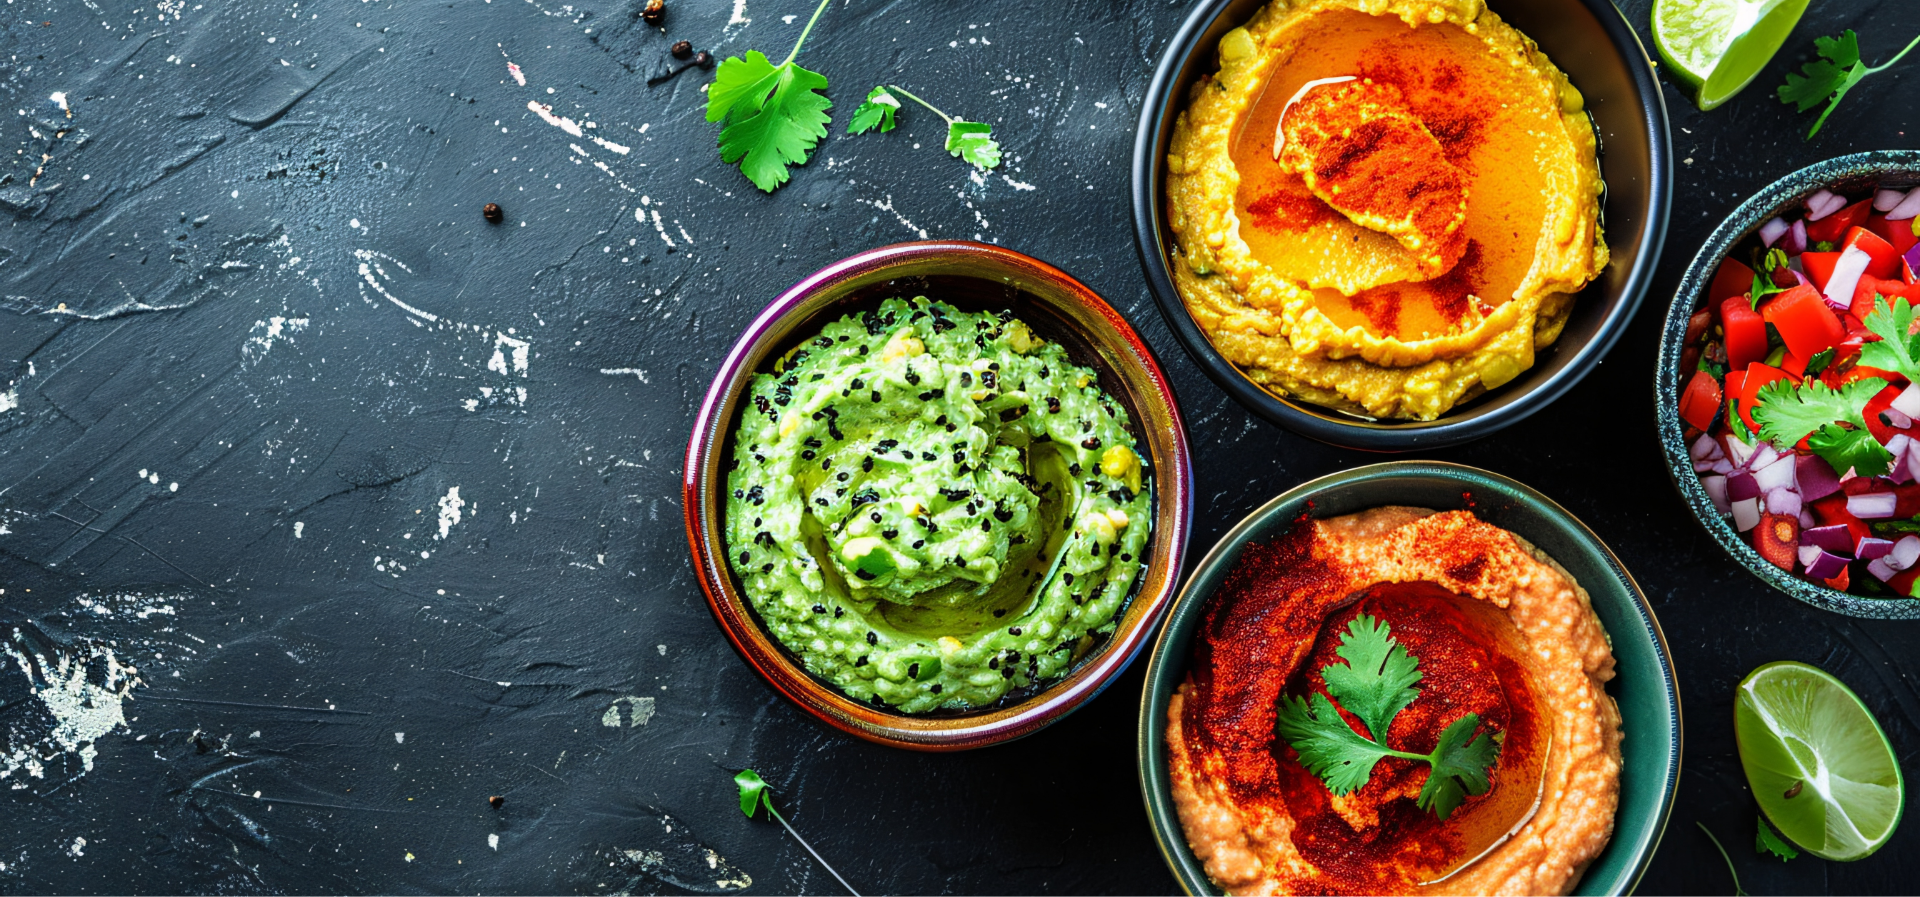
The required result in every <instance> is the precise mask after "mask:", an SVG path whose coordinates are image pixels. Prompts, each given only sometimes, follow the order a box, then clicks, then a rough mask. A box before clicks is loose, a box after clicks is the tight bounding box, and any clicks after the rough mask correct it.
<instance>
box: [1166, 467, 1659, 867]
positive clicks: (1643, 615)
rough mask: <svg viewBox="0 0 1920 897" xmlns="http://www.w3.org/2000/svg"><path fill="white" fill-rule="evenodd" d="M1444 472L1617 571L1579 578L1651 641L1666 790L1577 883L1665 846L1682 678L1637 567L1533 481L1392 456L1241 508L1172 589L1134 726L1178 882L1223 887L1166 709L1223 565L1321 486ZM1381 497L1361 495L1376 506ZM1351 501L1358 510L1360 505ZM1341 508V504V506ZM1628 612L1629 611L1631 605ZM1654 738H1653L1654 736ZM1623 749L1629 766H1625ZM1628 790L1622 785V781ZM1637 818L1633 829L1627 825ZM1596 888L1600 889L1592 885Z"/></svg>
mask: <svg viewBox="0 0 1920 897" xmlns="http://www.w3.org/2000/svg"><path fill="white" fill-rule="evenodd" d="M1413 479H1443V480H1451V481H1453V482H1456V483H1459V484H1460V485H1461V486H1462V487H1465V488H1464V490H1463V495H1462V500H1461V502H1460V503H1459V505H1458V506H1460V507H1468V506H1473V507H1485V506H1487V505H1488V504H1489V502H1488V501H1487V500H1486V499H1488V498H1498V499H1503V500H1505V501H1507V502H1511V503H1512V505H1513V506H1514V507H1517V508H1521V509H1523V513H1529V514H1532V515H1536V516H1537V517H1539V518H1541V520H1540V524H1541V525H1542V526H1544V527H1547V528H1549V529H1553V530H1557V531H1558V532H1559V533H1560V534H1564V535H1565V536H1566V537H1568V539H1569V541H1571V542H1573V543H1575V544H1576V545H1577V546H1578V547H1579V549H1581V553H1582V555H1583V557H1581V558H1580V560H1582V561H1584V562H1585V563H1582V564H1578V565H1574V564H1568V563H1567V559H1566V558H1564V557H1560V556H1554V560H1555V561H1556V562H1558V563H1560V564H1561V565H1562V566H1566V567H1568V568H1569V569H1572V568H1573V567H1574V566H1584V567H1588V568H1592V569H1595V570H1600V571H1605V572H1606V573H1608V574H1611V577H1606V576H1602V577H1599V579H1598V580H1596V579H1595V578H1594V577H1591V576H1589V577H1587V578H1586V579H1583V580H1582V581H1581V585H1582V586H1583V587H1584V588H1586V589H1587V593H1588V595H1589V596H1593V595H1595V594H1599V593H1600V592H1601V590H1602V589H1606V590H1608V591H1607V593H1608V594H1611V595H1614V596H1616V600H1620V599H1624V601H1625V603H1626V604H1627V605H1629V606H1630V607H1632V609H1633V610H1634V611H1635V612H1637V614H1638V616H1639V619H1640V622H1641V624H1642V627H1643V629H1641V630H1631V627H1629V630H1630V631H1631V632H1632V634H1633V635H1634V636H1635V637H1637V638H1638V637H1644V638H1645V639H1646V640H1647V641H1648V643H1649V644H1650V645H1651V647H1652V649H1653V655H1654V658H1655V659H1656V660H1657V661H1658V666H1659V668H1660V673H1661V678H1660V687H1661V691H1662V692H1663V693H1664V695H1665V699H1666V705H1667V706H1666V711H1667V713H1666V716H1667V731H1666V736H1667V751H1666V757H1665V758H1664V767H1665V769H1664V776H1663V777H1662V781H1661V785H1660V796H1659V798H1658V799H1657V800H1656V801H1655V806H1654V807H1653V808H1652V811H1651V812H1650V813H1648V814H1646V816H1645V818H1641V819H1638V820H1636V822H1635V824H1634V825H1632V826H1625V825H1623V824H1622V820H1621V818H1620V817H1619V816H1616V817H1615V819H1614V833H1613V837H1612V839H1611V840H1610V841H1609V842H1608V844H1607V846H1606V848H1605V849H1604V850H1603V851H1602V852H1601V854H1600V856H1598V857H1596V858H1595V860H1594V862H1593V863H1592V864H1590V865H1589V866H1588V868H1587V870H1586V873H1585V874H1584V875H1583V876H1582V878H1581V881H1580V889H1579V891H1578V892H1577V893H1583V894H1585V893H1605V894H1628V893H1632V891H1633V889H1634V888H1635V887H1636V886H1638V885H1639V883H1640V878H1641V876H1642V875H1644V874H1645V873H1646V870H1647V865H1648V863H1649V862H1651V861H1652V859H1653V854H1654V850H1655V849H1656V848H1657V847H1659V845H1660V839H1661V837H1662V836H1663V835H1664V834H1665V832H1666V827H1667V822H1668V819H1669V818H1670V817H1671V815H1672V813H1673V803H1674V798H1675V796H1676V794H1677V793H1678V787H1679V780H1680V759H1681V747H1682V741H1683V737H1684V726H1683V725H1682V722H1681V709H1680V687H1679V684H1678V681H1677V680H1676V677H1675V673H1674V668H1673V653H1672V651H1671V650H1669V648H1668V646H1667V638H1666V635H1665V633H1664V632H1663V631H1662V630H1661V628H1660V621H1659V619H1658V618H1657V617H1656V616H1655V615H1654V612H1653V606H1652V605H1651V604H1649V603H1648V602H1647V597H1646V594H1645V593H1644V592H1642V591H1641V589H1640V586H1639V584H1638V583H1636V582H1634V580H1633V576H1632V574H1630V573H1628V572H1627V570H1626V567H1625V566H1623V565H1622V564H1621V563H1620V559H1619V558H1618V557H1616V556H1615V555H1614V553H1613V551H1612V550H1611V549H1609V548H1608V547H1607V545H1606V543H1605V542H1602V541H1601V540H1600V537H1599V536H1598V535H1595V534H1594V532H1593V530H1591V529H1589V528H1588V527H1587V526H1586V524H1584V523H1581V522H1580V520H1579V519H1578V518H1576V517H1574V516H1573V515H1572V514H1570V513H1568V512H1567V510H1566V509H1565V508H1563V507H1561V506H1560V505H1559V504H1558V503H1557V502H1555V501H1554V500H1553V499H1550V498H1548V497H1546V496H1545V495H1542V494H1540V493H1539V492H1536V491H1534V490H1533V489H1532V488H1530V487H1528V486H1526V485H1524V484H1521V483H1519V482H1516V481H1515V480H1512V479H1509V478H1507V477H1504V476H1501V475H1500V474H1497V473H1493V472H1491V471H1487V470H1481V469H1479V468H1477V467H1469V466H1467V465H1464V464H1453V463H1447V462H1439V461H1390V462H1386V463H1382V464H1370V465H1366V466H1364V467H1356V468H1353V469H1351V470H1345V471H1341V472H1339V473H1334V474H1329V475H1327V476H1323V477H1320V478H1319V479H1315V480H1310V481H1308V482H1305V483H1302V484H1300V485H1298V486H1295V487H1293V488H1292V489H1289V490H1287V491H1285V492H1283V493H1281V494H1280V495H1279V496H1277V497H1275V498H1274V499H1273V500H1272V501H1269V502H1267V503H1266V504H1264V505H1261V506H1260V507H1259V508H1258V509H1256V510H1254V511H1253V512H1252V513H1250V514H1248V515H1247V516H1246V517H1244V518H1242V519H1241V520H1240V522H1239V523H1236V524H1234V526H1233V528H1232V529H1230V530H1228V531H1227V533H1226V534H1225V535H1223V536H1221V537H1220V540H1219V541H1218V542H1216V543H1214V546H1213V547H1212V548H1211V549H1209V550H1208V552H1207V554H1206V556H1205V557H1203V558H1201V559H1200V561H1199V563H1197V564H1194V565H1192V567H1191V572H1190V573H1189V574H1188V578H1187V584H1186V586H1185V587H1183V588H1182V589H1181V592H1180V596H1179V597H1178V598H1177V599H1175V601H1174V605H1173V608H1172V610H1170V611H1169V612H1168V614H1167V620H1166V624H1165V626H1164V628H1162V629H1161V631H1160V637H1159V639H1158V640H1156V641H1155V642H1154V646H1153V654H1152V656H1151V657H1150V658H1149V660H1148V662H1147V674H1146V683H1145V685H1144V686H1143V688H1144V694H1143V695H1142V696H1141V701H1140V723H1139V727H1138V750H1139V756H1140V791H1141V796H1142V798H1143V799H1144V800H1145V803H1146V810H1147V817H1148V821H1149V823H1150V827H1151V828H1152V830H1153V837H1154V841H1155V843H1156V844H1157V845H1158V846H1159V848H1160V854H1161V857H1162V858H1163V859H1165V860H1166V862H1167V867H1168V869H1169V870H1171V871H1172V872H1173V875H1174V878H1175V879H1176V880H1177V881H1178V882H1179V883H1180V887H1181V889H1182V890H1183V891H1185V892H1186V893H1188V894H1217V893H1219V891H1218V890H1217V889H1216V888H1215V887H1214V886H1213V883H1212V882H1211V881H1209V880H1208V879H1207V877H1206V872H1205V871H1204V870H1203V869H1202V867H1201V864H1200V862H1199V860H1198V859H1197V858H1195V857H1194V855H1193V851H1192V849H1191V848H1189V847H1188V846H1187V839H1186V833H1185V832H1184V830H1183V829H1182V828H1181V826H1180V820H1179V818H1178V816H1177V815H1176V814H1175V813H1174V809H1173V797H1172V792H1171V785H1170V783H1169V780H1168V777H1167V774H1166V765H1167V757H1166V718H1167V704H1168V701H1169V698H1170V697H1171V696H1172V694H1173V690H1174V688H1175V687H1177V686H1178V683H1179V681H1180V680H1181V679H1183V678H1184V677H1185V673H1186V668H1187V661H1188V658H1189V656H1190V655H1191V650H1190V643H1191V641H1192V637H1193V633H1194V630H1195V629H1197V628H1198V627H1199V624H1200V618H1201V616H1202V610H1203V608H1204V607H1205V605H1206V599H1207V598H1208V597H1210V596H1211V594H1212V591H1213V589H1214V588H1215V587H1216V586H1218V585H1219V581H1220V580H1221V579H1222V578H1223V577H1224V576H1225V574H1226V571H1227V570H1228V569H1229V568H1230V567H1231V566H1232V564H1233V562H1234V561H1236V560H1238V558H1239V555H1240V551H1241V549H1242V548H1243V547H1244V546H1245V545H1246V544H1247V543H1248V542H1249V541H1251V539H1252V535H1253V533H1254V532H1255V531H1257V530H1260V529H1262V528H1263V527H1265V526H1266V525H1267V524H1268V522H1269V521H1270V520H1271V519H1272V518H1274V517H1275V516H1286V517H1291V516H1294V515H1296V514H1298V513H1299V512H1300V511H1301V510H1303V509H1306V508H1308V507H1310V505H1309V502H1311V501H1312V500H1313V499H1314V498H1315V497H1317V496H1323V495H1326V494H1328V493H1330V492H1334V491H1337V490H1342V489H1345V488H1348V487H1352V486H1356V485H1360V484H1363V483H1368V482H1374V481H1380V480H1389V481H1390V480H1413ZM1373 506H1377V505H1365V506H1364V507H1373ZM1352 510H1360V508H1358V507H1356V508H1353V509H1352ZM1344 511H1345V509H1342V512H1344ZM1523 529H1524V527H1516V528H1515V531H1516V532H1518V533H1519V534H1520V535H1521V536H1523V537H1525V538H1527V539H1528V541H1531V542H1534V543H1535V544H1541V543H1542V541H1543V540H1541V539H1536V538H1534V536H1535V535H1538V531H1535V532H1534V533H1528V532H1524V531H1522V530H1523ZM1628 616H1629V618H1631V615H1628ZM1625 635H1626V633H1621V632H1615V631H1613V630H1608V639H1609V641H1611V642H1612V643H1613V644H1614V645H1615V646H1616V656H1617V647H1618V645H1619V644H1620V639H1621V638H1622V637H1623V636H1625ZM1656 743H1657V742H1656ZM1629 766H1630V765H1629V763H1628V762H1627V760H1626V759H1625V758H1624V757H1623V758H1622V762H1621V769H1622V772H1623V774H1624V773H1625V772H1626V770H1627V769H1628V768H1629ZM1622 790H1623V791H1624V790H1625V789H1624V788H1623V789H1622ZM1629 828H1631V831H1628V830H1627V829H1629ZM1622 849H1624V850H1627V851H1629V852H1630V857H1631V858H1630V859H1629V860H1628V861H1627V862H1625V863H1623V864H1618V865H1617V868H1616V869H1615V870H1614V874H1613V875H1612V876H1611V878H1610V879H1609V880H1607V881H1606V882H1604V883H1600V882H1597V880H1596V879H1595V878H1594V876H1593V872H1594V869H1595V867H1596V866H1599V865H1600V864H1601V863H1602V862H1603V861H1605V860H1607V858H1608V857H1609V855H1611V854H1613V853H1614V852H1615V851H1617V850H1622ZM1596 889H1597V890H1596Z"/></svg>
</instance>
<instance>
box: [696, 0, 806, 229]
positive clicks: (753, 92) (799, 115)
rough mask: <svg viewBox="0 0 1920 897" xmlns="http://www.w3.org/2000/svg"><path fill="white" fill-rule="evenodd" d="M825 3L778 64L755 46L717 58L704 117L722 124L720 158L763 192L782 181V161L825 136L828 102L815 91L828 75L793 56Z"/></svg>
mask: <svg viewBox="0 0 1920 897" xmlns="http://www.w3.org/2000/svg"><path fill="white" fill-rule="evenodd" d="M830 2H832V0H820V5H819V7H817V8H815V9H814V11H813V18H811V19H808V20H807V27H806V28H805V29H803V30H802V31H801V32H800V39H799V40H797V41H794V43H793V52H791V53H788V54H787V58H786V59H784V60H781V62H780V64H779V65H774V64H773V63H772V61H770V60H768V59H767V56H766V54H764V53H762V52H760V51H759V50H748V51H747V55H746V56H745V57H740V56H729V57H727V58H726V59H723V60H721V61H720V68H719V70H718V71H716V72H715V73H714V78H713V84H712V86H710V87H708V88H707V121H710V122H724V123H725V124H723V125H722V126H721V128H720V159H721V161H723V162H726V163H727V164H729V165H732V164H736V163H737V164H738V165H739V166H740V173H741V174H744V175H746V176H747V180H750V181H752V182H753V185H754V186H755V187H759V188H760V189H762V190H765V191H766V192H768V193H772V192H773V191H775V190H777V189H779V188H780V185H781V184H784V183H786V182H787V178H788V174H787V166H789V165H805V164H807V160H808V159H810V158H812V156H813V148H814V146H816V145H818V144H819V142H820V138H822V137H825V136H827V122H828V121H830V120H831V119H829V118H828V116H827V110H828V109H831V108H833V102H832V101H831V100H828V99H827V98H826V97H825V96H822V95H821V94H820V91H822V90H825V89H826V87H827V79H826V77H825V76H823V75H821V74H820V73H819V72H814V71H809V70H807V69H803V68H801V67H800V66H798V65H796V64H794V61H793V59H794V57H795V56H798V55H800V47H801V46H802V45H803V44H805V43H806V42H807V35H808V34H810V33H812V32H813V25H814V23H815V22H818V21H820V14H821V13H823V12H826V11H827V4H828V3H830Z"/></svg>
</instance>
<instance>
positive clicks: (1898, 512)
mask: <svg viewBox="0 0 1920 897" xmlns="http://www.w3.org/2000/svg"><path fill="white" fill-rule="evenodd" d="M1894 463H1896V464H1898V463H1901V462H1900V459H1895V460H1894ZM1893 499H1894V505H1893V516H1895V517H1912V516H1913V515H1915V514H1920V483H1907V484H1905V485H1901V486H1895V487H1893Z"/></svg>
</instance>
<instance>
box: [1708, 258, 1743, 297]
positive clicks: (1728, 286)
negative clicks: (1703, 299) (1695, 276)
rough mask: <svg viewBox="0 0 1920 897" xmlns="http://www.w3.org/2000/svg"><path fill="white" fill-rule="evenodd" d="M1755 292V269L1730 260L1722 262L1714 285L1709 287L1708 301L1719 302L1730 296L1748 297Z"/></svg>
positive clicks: (1714, 278) (1715, 275) (1722, 260)
mask: <svg viewBox="0 0 1920 897" xmlns="http://www.w3.org/2000/svg"><path fill="white" fill-rule="evenodd" d="M1752 291H1753V269H1752V268H1749V267H1747V266H1746V265H1743V264H1740V263H1739V262H1736V261H1734V260H1733V259H1730V258H1724V259H1721V260H1720V270H1718V271H1716V272H1714V275H1713V283H1712V284H1709V285H1708V286H1707V301H1709V302H1719V301H1720V300H1722V299H1725V298H1727V297H1729V296H1746V295H1748V294H1749V293H1751V292H1752Z"/></svg>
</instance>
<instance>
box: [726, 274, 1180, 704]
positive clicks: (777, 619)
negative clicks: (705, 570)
mask: <svg viewBox="0 0 1920 897" xmlns="http://www.w3.org/2000/svg"><path fill="white" fill-rule="evenodd" d="M748 395H749V399H748V401H749V402H750V403H751V405H750V407H748V408H747V409H746V410H745V411H744V412H743V413H742V416H741V422H740V425H739V429H738V430H737V431H736V432H735V434H734V450H733V457H732V459H731V462H730V466H729V470H728V474H727V487H728V497H727V523H726V532H727V546H728V558H727V560H728V563H729V564H730V565H731V566H732V568H733V571H734V573H735V575H736V576H738V577H739V579H740V583H741V586H742V588H743V591H744V592H745V594H746V597H747V599H748V601H750V602H751V603H752V604H753V606H754V609H755V610H757V611H758V612H759V614H760V617H761V619H762V620H763V621H765V623H766V625H767V628H768V629H769V630H770V631H771V632H772V633H773V635H774V636H775V637H776V638H778V639H779V640H780V642H781V643H782V644H784V645H785V646H786V647H787V648H788V650H790V651H792V652H793V653H794V654H796V655H798V656H799V658H800V659H801V661H802V662H803V663H804V664H805V666H806V668H807V669H808V670H809V671H811V672H813V673H814V674H815V675H818V676H821V677H822V678H825V679H827V680H829V681H831V682H833V683H834V684H835V685H837V686H839V687H840V688H841V689H842V690H844V691H845V692H846V693H847V694H848V695H850V696H852V697H853V698H855V699H857V700H861V701H865V702H869V703H873V704H875V705H877V706H893V707H896V708H898V709H899V710H901V711H904V712H908V713H918V712H925V711H929V710H935V709H941V708H945V709H966V708H974V707H982V706H986V705H988V704H991V703H993V702H994V701H996V700H998V699H999V698H1001V697H1002V696H1003V695H1005V694H1006V693H1007V692H1008V691H1009V690H1010V689H1014V688H1019V687H1024V686H1027V685H1031V684H1035V683H1041V682H1046V681H1048V680H1051V679H1054V678H1057V677H1058V676H1060V675H1062V674H1064V673H1065V672H1066V671H1067V669H1068V668H1069V667H1070V666H1071V665H1072V664H1073V662H1074V661H1075V660H1077V659H1078V658H1079V657H1080V656H1081V655H1082V654H1083V653H1084V652H1085V651H1086V650H1087V649H1088V648H1089V647H1091V645H1092V643H1093V640H1094V638H1095V637H1096V636H1099V635H1104V634H1108V633H1111V632H1112V631H1113V627H1114V621H1115V618H1116V617H1117V616H1118V612H1119V609H1120V607H1121V606H1122V605H1123V604H1124V603H1125V602H1126V600H1127V597H1128V594H1129V593H1130V591H1131V587H1132V585H1133V581H1134V579H1135V577H1136V576H1137V575H1138V574H1139V572H1140V568H1141V566H1142V564H1143V562H1144V560H1145V559H1144V557H1143V549H1144V548H1145V546H1146V543H1147V537H1148V535H1149V529H1150V527H1151V524H1152V504H1151V500H1150V496H1149V494H1148V490H1149V489H1150V477H1149V475H1148V474H1149V472H1148V471H1147V470H1146V469H1145V466H1144V460H1143V459H1142V458H1141V456H1140V454H1139V453H1138V450H1137V448H1136V446H1135V443H1134V440H1133V437H1132V436H1131V435H1130V434H1129V433H1128V418H1127V412H1126V410H1125V409H1124V408H1122V407H1120V405H1119V404H1118V403H1116V402H1115V401H1114V400H1113V399H1112V397H1110V396H1108V395H1106V394H1105V393H1104V392H1103V391H1102V390H1101V389H1100V387H1099V385H1098V383H1097V382H1096V378H1095V375H1094V373H1093V372H1092V371H1091V370H1089V369H1087V368H1084V367H1081V366H1079V365H1076V364H1074V363H1073V362H1072V361H1070V360H1069V359H1068V358H1067V355H1066V352H1065V351H1064V350H1063V349H1062V348H1061V347H1060V346H1058V345H1055V344H1053V343H1050V342H1046V341H1044V340H1042V339H1040V338H1039V337H1037V336H1035V335H1034V333H1033V331H1032V330H1031V329H1029V328H1028V327H1027V325H1026V324H1025V323H1024V322H1022V321H1019V320H1017V319H1015V318H1014V317H1013V315H1012V313H1011V312H1001V313H999V314H987V313H978V314H976V313H969V312H963V311H960V310H958V309H956V308H954V307H953V306H951V305H948V304H946V303H944V302H938V301H928V300H926V299H925V298H920V299H887V300H885V301H883V302H882V303H880V306H879V307H878V308H877V309H874V310H872V311H867V312H863V313H860V314H857V315H849V316H847V317H844V318H841V319H840V320H838V321H835V322H833V323H831V324H828V325H827V326H826V327H824V328H822V330H821V331H820V334H819V335H818V336H816V337H814V338H813V339H811V340H809V341H807V342H806V343H803V344H801V345H800V346H798V347H796V348H795V349H794V350H793V351H792V352H790V353H789V354H788V355H787V356H786V357H785V358H783V359H781V361H780V363H779V365H778V366H777V367H776V369H775V370H774V371H773V372H772V373H766V374H760V375H757V376H755V378H754V379H753V382H752V383H751V384H750V385H749V387H748Z"/></svg>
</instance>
